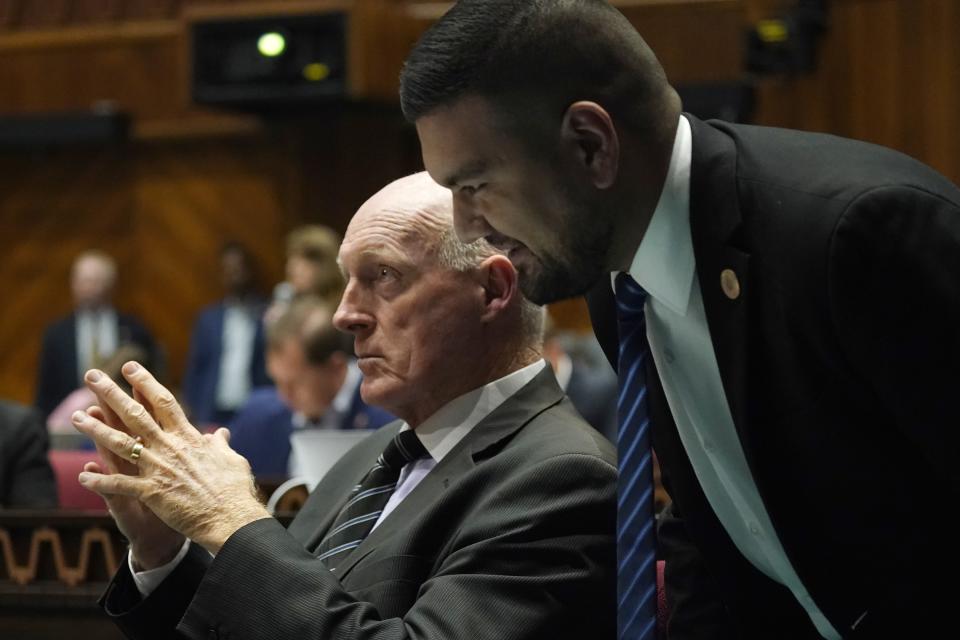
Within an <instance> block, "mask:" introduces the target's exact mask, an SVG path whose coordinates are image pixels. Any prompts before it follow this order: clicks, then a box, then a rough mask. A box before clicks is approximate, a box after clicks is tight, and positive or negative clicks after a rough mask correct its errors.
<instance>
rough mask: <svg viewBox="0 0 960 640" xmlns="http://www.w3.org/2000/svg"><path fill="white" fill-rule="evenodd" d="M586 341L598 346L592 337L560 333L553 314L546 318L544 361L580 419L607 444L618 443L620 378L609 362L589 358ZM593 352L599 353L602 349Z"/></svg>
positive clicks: (596, 348)
mask: <svg viewBox="0 0 960 640" xmlns="http://www.w3.org/2000/svg"><path fill="white" fill-rule="evenodd" d="M587 341H591V342H593V343H594V344H595V343H596V340H595V339H594V338H593V335H592V334H591V335H590V336H583V335H577V334H576V333H574V332H572V331H563V330H561V329H560V328H558V327H557V323H556V322H555V321H554V320H553V318H551V317H550V314H549V313H548V314H546V316H545V321H544V340H543V357H544V358H545V359H546V360H547V362H549V363H550V365H551V366H552V367H553V370H554V372H555V373H556V376H557V382H559V383H560V388H562V389H563V390H564V391H565V392H566V393H567V396H569V398H570V401H571V402H572V403H573V406H574V407H576V409H577V411H579V412H580V415H582V416H583V417H584V418H585V419H586V421H587V422H589V423H590V424H591V425H592V426H593V428H594V429H596V430H597V431H599V432H600V433H602V434H603V435H604V436H605V437H606V438H607V439H608V440H610V441H611V442H616V441H617V375H616V374H615V373H614V372H613V371H612V370H611V369H610V367H609V366H607V364H606V360H603V361H602V362H601V361H598V360H596V359H592V358H591V357H590V354H589V350H590V346H588V345H587V344H585V343H587ZM594 350H595V351H600V347H599V345H597V346H596V347H595V349H594ZM600 353H601V357H602V352H600Z"/></svg>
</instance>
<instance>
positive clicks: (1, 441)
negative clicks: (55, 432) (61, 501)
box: [0, 400, 57, 509]
mask: <svg viewBox="0 0 960 640" xmlns="http://www.w3.org/2000/svg"><path fill="white" fill-rule="evenodd" d="M47 449H48V438H47V427H46V425H44V424H43V420H41V419H40V416H39V415H38V414H37V412H36V411H35V410H33V409H30V408H28V407H23V406H20V405H18V404H14V403H12V402H6V401H4V400H0V509H3V508H7V509H10V508H31V509H32V508H44V507H56V506H57V484H56V481H55V480H54V477H53V469H51V468H50V462H49V461H48V460H47Z"/></svg>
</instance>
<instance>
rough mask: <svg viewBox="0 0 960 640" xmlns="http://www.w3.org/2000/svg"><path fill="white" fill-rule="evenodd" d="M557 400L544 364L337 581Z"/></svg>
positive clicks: (340, 570)
mask: <svg viewBox="0 0 960 640" xmlns="http://www.w3.org/2000/svg"><path fill="white" fill-rule="evenodd" d="M562 399H563V391H562V390H561V389H560V387H559V385H558V384H557V381H556V378H555V377H554V375H553V370H552V369H550V367H549V366H547V367H545V368H544V370H543V371H541V372H540V373H539V374H537V376H536V377H535V378H534V379H533V380H531V381H530V382H529V383H528V384H527V385H525V386H524V387H523V388H522V389H520V391H518V392H517V393H516V394H515V395H513V396H512V397H510V398H508V399H507V400H506V401H505V402H504V403H503V404H501V405H500V406H499V407H497V408H496V409H495V410H494V411H493V412H492V413H491V414H490V415H489V416H487V417H486V418H484V419H483V420H481V421H480V423H479V424H477V426H476V427H474V428H473V429H472V430H471V431H470V433H468V434H467V435H466V436H465V437H464V438H463V440H461V441H460V442H459V443H458V444H457V445H456V446H455V447H454V448H453V450H452V451H450V453H448V454H447V455H446V456H445V457H444V458H443V460H441V461H440V462H439V463H438V464H437V466H436V467H434V468H433V469H432V470H431V471H430V473H428V474H427V475H426V477H424V478H423V480H421V481H420V484H418V485H417V486H416V488H415V489H414V490H413V491H412V492H410V495H408V496H407V497H406V498H404V500H403V501H402V502H401V503H400V504H399V505H397V508H396V509H394V510H393V511H392V512H391V513H390V514H389V515H388V516H387V517H386V518H385V519H384V520H383V522H381V523H380V526H378V527H377V528H376V529H374V530H373V531H372V532H371V533H370V535H369V536H367V537H366V539H365V540H364V541H363V542H362V543H361V544H360V546H359V547H357V548H356V549H354V550H353V552H352V553H351V554H350V556H349V557H348V558H346V559H345V560H344V561H343V562H342V563H341V564H340V565H339V566H338V567H337V576H338V577H339V578H340V579H341V580H342V579H343V578H345V577H346V576H347V575H348V574H349V573H350V571H351V569H353V567H354V566H356V564H357V563H358V562H359V561H360V560H362V559H363V558H364V557H365V556H367V555H368V554H370V553H371V552H372V551H374V550H375V549H377V547H378V546H382V545H383V544H384V543H385V542H386V541H388V540H390V539H391V538H392V537H393V536H396V535H397V534H398V533H400V532H401V531H402V529H403V528H404V527H405V526H406V525H407V524H409V523H410V522H411V521H414V520H416V519H418V518H419V517H420V514H422V513H423V512H424V511H426V510H427V509H429V508H430V506H431V505H432V504H434V503H435V502H436V501H437V500H438V499H439V498H440V496H442V495H443V493H444V491H445V490H446V489H447V487H449V486H450V485H451V484H453V483H454V482H456V481H457V479H459V478H461V477H463V476H464V475H466V474H467V473H469V472H470V471H471V470H472V469H473V468H474V467H475V466H476V464H477V462H478V461H480V460H483V459H484V458H485V457H486V456H488V455H490V451H497V450H498V449H496V445H497V444H499V443H500V442H502V441H503V440H505V439H506V438H509V437H510V436H512V435H513V434H514V433H516V432H517V431H519V430H520V429H521V428H523V426H524V425H526V424H527V423H528V422H529V421H530V420H532V419H533V418H534V417H535V416H536V415H538V414H539V413H541V412H543V411H544V410H546V409H547V408H549V407H551V406H553V405H555V404H557V403H558V402H560V401H561V400H562ZM384 446H386V443H384ZM337 511H339V508H338V509H337ZM335 513H336V512H335ZM331 522H332V518H330V519H328V521H327V522H326V527H329V526H330V523H331ZM326 527H324V531H325V530H326Z"/></svg>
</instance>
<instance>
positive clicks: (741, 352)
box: [686, 115, 752, 466]
mask: <svg viewBox="0 0 960 640" xmlns="http://www.w3.org/2000/svg"><path fill="white" fill-rule="evenodd" d="M686 117H687V119H688V120H689V121H690V126H691V129H692V132H693V158H692V167H691V172H690V232H691V235H692V238H693V250H694V255H695V256H696V262H697V276H698V279H699V281H700V292H701V295H702V296H703V306H704V309H705V312H706V316H707V325H708V327H709V329H710V338H711V341H712V342H713V349H714V353H715V354H716V356H717V364H718V366H719V369H720V377H721V379H722V381H723V389H724V392H725V393H726V396H727V403H728V404H729V406H730V412H731V414H732V415H733V421H734V425H735V426H736V429H737V433H738V434H739V436H740V442H741V444H742V446H743V449H744V453H745V454H746V456H747V460H748V462H750V461H751V455H750V447H749V444H750V443H749V441H748V438H747V424H746V423H747V413H746V406H747V405H746V402H747V339H748V335H747V304H748V298H749V295H750V287H749V281H750V278H749V258H750V256H749V255H748V254H747V253H745V252H743V251H741V250H740V249H738V248H737V247H736V246H735V245H734V242H735V240H736V232H737V230H738V229H739V227H740V222H741V219H740V209H739V207H738V202H739V200H738V195H737V184H736V147H735V145H734V143H733V141H732V140H731V139H730V138H729V137H728V136H726V135H724V134H723V133H721V132H718V131H717V130H715V129H714V128H713V127H711V126H710V125H708V124H705V123H703V122H701V121H700V120H697V119H696V118H694V117H692V116H689V115H687V116H686ZM725 271H726V272H727V273H726V277H725V278H724V272H725ZM724 279H725V280H726V286H725V285H724V282H723V280H724ZM734 280H735V282H736V284H737V287H738V288H739V291H736V290H735V289H731V285H732V284H733V282H734ZM734 294H736V295H734ZM751 466H752V465H751Z"/></svg>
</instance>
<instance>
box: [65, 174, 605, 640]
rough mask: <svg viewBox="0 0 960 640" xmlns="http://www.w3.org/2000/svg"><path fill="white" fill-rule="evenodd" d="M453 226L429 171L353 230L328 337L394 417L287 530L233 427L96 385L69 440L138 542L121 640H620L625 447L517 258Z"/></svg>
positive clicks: (125, 583) (104, 383)
mask: <svg viewBox="0 0 960 640" xmlns="http://www.w3.org/2000/svg"><path fill="white" fill-rule="evenodd" d="M451 208H452V206H451V198H450V193H449V191H447V190H445V189H441V188H439V187H437V186H436V185H435V184H434V183H433V182H432V181H431V180H430V179H429V177H427V176H426V175H425V174H417V175H414V176H411V177H408V178H404V179H401V180H398V181H396V182H394V183H392V184H390V185H388V186H387V187H385V188H384V189H382V190H381V191H380V192H379V193H377V194H376V195H374V196H373V197H372V198H371V199H370V200H368V201H367V202H366V203H365V204H364V205H363V206H362V207H361V208H360V210H359V211H358V212H357V214H356V216H355V217H354V218H353V220H352V221H351V223H350V226H349V228H348V229H347V233H346V237H345V239H344V243H343V246H342V247H341V249H340V262H341V264H342V265H343V269H344V272H345V274H346V276H347V279H348V280H347V287H346V290H345V293H344V296H343V300H342V302H341V304H340V307H339V308H338V310H337V312H336V315H335V318H334V323H335V324H336V326H337V327H338V328H340V329H341V330H344V331H349V332H350V333H352V334H353V336H354V339H355V349H356V353H357V355H358V358H359V360H358V362H359V366H360V370H361V371H362V372H363V374H364V380H363V386H362V393H363V397H364V399H365V400H366V401H368V402H370V403H373V404H377V405H379V406H382V407H383V408H385V409H388V410H389V411H390V412H392V413H394V414H395V415H397V416H399V417H400V418H401V419H400V420H398V421H396V422H394V423H391V424H390V425H387V426H386V427H384V428H382V429H380V430H379V431H377V432H376V433H374V434H373V435H372V436H371V437H370V438H369V439H368V440H366V441H365V442H363V443H361V444H360V445H358V446H357V447H355V448H354V449H352V450H351V451H350V452H348V453H347V454H346V455H345V456H344V457H343V458H341V460H340V461H339V462H338V463H337V465H336V466H335V467H334V468H333V469H332V470H331V471H330V472H329V473H328V474H327V476H326V477H324V479H323V480H322V481H321V482H320V484H319V485H318V486H317V488H316V490H315V491H314V492H313V493H312V495H311V496H310V499H309V500H308V502H307V503H306V505H305V506H304V507H303V509H302V510H301V511H300V512H299V513H298V515H297V517H296V518H295V519H294V520H293V522H292V523H291V524H290V527H289V529H285V528H284V527H283V526H282V525H281V524H280V523H279V522H277V521H276V520H273V519H272V518H270V517H269V516H268V514H267V513H266V511H265V510H264V508H263V506H262V505H261V504H260V503H259V502H258V501H257V500H256V499H255V498H254V497H253V495H252V494H253V482H252V479H251V477H250V472H249V467H248V465H247V464H246V462H245V461H244V460H243V458H242V457H240V456H239V455H238V454H236V453H235V452H233V451H232V450H231V449H230V447H229V445H228V439H227V433H228V432H227V430H226V429H223V430H220V431H218V432H216V433H214V434H208V435H201V434H200V433H199V432H197V431H196V429H194V428H193V427H192V426H191V425H189V424H188V423H187V421H186V419H185V417H184V415H183V413H182V411H181V410H180V408H179V407H178V406H177V404H176V402H175V401H174V400H173V397H172V396H171V395H170V394H169V392H168V391H166V390H165V389H164V388H163V387H161V386H160V385H158V384H157V383H156V382H155V381H154V379H153V378H152V377H151V376H150V374H149V373H148V372H147V371H145V370H144V369H143V368H142V367H137V366H136V364H135V363H128V365H127V366H126V367H125V370H124V375H125V376H126V377H127V378H128V380H129V381H130V383H131V385H132V386H133V388H134V389H135V390H136V391H138V392H139V394H140V395H141V396H142V398H143V399H144V402H145V406H146V407H148V408H149V412H147V411H143V407H141V406H140V405H139V404H138V403H136V402H134V401H133V400H132V399H131V398H129V397H128V396H126V395H124V394H122V393H120V392H119V390H118V389H117V387H116V385H115V384H114V383H113V382H112V381H110V380H109V379H108V378H106V377H105V376H103V375H102V374H100V373H99V372H96V371H91V372H90V373H89V374H88V378H87V379H88V381H89V382H90V384H91V386H92V388H93V389H94V390H95V391H96V392H97V394H98V395H99V396H100V402H101V404H100V407H101V408H99V409H93V410H92V411H91V413H90V414H86V413H80V414H78V415H77V421H76V422H77V426H78V429H80V431H82V432H84V433H86V434H88V435H90V436H91V437H93V438H94V439H96V440H97V441H98V443H99V444H100V447H101V451H102V453H103V455H104V456H106V458H105V459H106V460H107V465H108V468H100V467H98V466H97V465H95V464H93V463H91V464H88V465H87V466H86V467H85V469H86V470H85V471H84V472H83V473H82V474H81V475H80V482H81V483H82V484H83V485H84V486H86V487H87V488H89V489H92V490H94V491H96V492H97V493H100V494H102V495H104V496H106V499H107V501H108V503H109V505H110V508H111V512H112V513H113V514H114V517H115V518H116V519H117V523H118V525H119V526H120V528H121V530H123V531H124V532H125V534H126V536H127V538H128V539H129V540H130V544H131V551H130V554H129V556H128V558H127V560H126V561H125V562H124V565H123V568H122V569H121V570H120V572H119V573H118V574H117V575H116V576H115V577H114V579H113V581H112V583H111V585H110V586H109V587H108V589H107V592H106V594H105V596H104V598H103V605H104V607H105V609H106V611H107V613H108V614H109V615H110V616H111V617H112V618H113V619H114V620H115V621H116V622H117V623H118V624H119V625H120V627H121V628H122V629H123V631H124V632H125V633H126V634H127V635H128V636H129V637H131V638H152V637H170V636H171V635H172V633H173V628H174V627H176V628H177V630H178V632H179V633H180V634H181V635H183V636H186V637H191V638H195V637H221V638H226V637H230V638H249V639H255V638H354V639H361V638H380V639H385V638H434V639H437V640H440V639H443V640H453V639H457V638H463V639H470V640H502V639H503V638H511V639H512V640H526V639H534V638H537V639H540V638H570V639H580V638H601V639H605V638H612V637H613V634H614V625H613V619H614V615H613V613H614V606H615V598H614V578H613V575H614V571H613V566H614V547H615V542H614V535H613V531H614V516H615V509H616V506H615V485H616V464H615V458H614V452H613V448H612V446H611V445H610V444H609V442H608V441H607V440H606V439H604V438H603V437H602V436H600V435H599V434H598V433H597V432H596V431H595V430H594V429H593V428H592V427H590V426H589V425H588V424H586V423H585V422H584V421H583V420H582V419H581V418H580V417H579V416H578V415H577V414H576V412H575V411H574V410H573V407H572V405H571V404H570V403H569V401H568V400H566V399H565V397H564V395H563V392H562V391H561V390H560V387H559V386H558V385H557V382H556V379H555V377H554V375H553V372H552V370H551V369H550V367H549V366H548V365H547V363H546V362H545V361H544V360H543V359H542V357H541V355H540V350H541V345H540V341H541V337H540V334H541V322H542V311H541V310H540V309H539V308H537V307H536V306H534V305H532V304H530V303H528V302H526V301H525V300H524V299H523V298H522V296H521V295H520V293H519V290H518V288H517V273H516V271H515V270H514V268H513V267H512V266H511V264H510V261H509V260H508V259H507V258H505V257H504V256H503V255H501V254H500V253H498V252H496V251H495V250H493V249H492V248H491V247H489V246H488V245H486V244H483V243H476V244H474V245H471V246H465V245H462V244H460V243H459V242H458V241H457V239H456V235H455V233H454V231H453V226H452V216H451ZM108 425H109V426H108ZM134 436H140V437H141V439H142V440H136V439H135V437H134ZM133 463H136V465H137V466H135V464H133ZM184 538H186V539H187V541H185V540H184ZM190 540H192V543H191V542H189V541H190ZM158 582H159V584H158Z"/></svg>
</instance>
